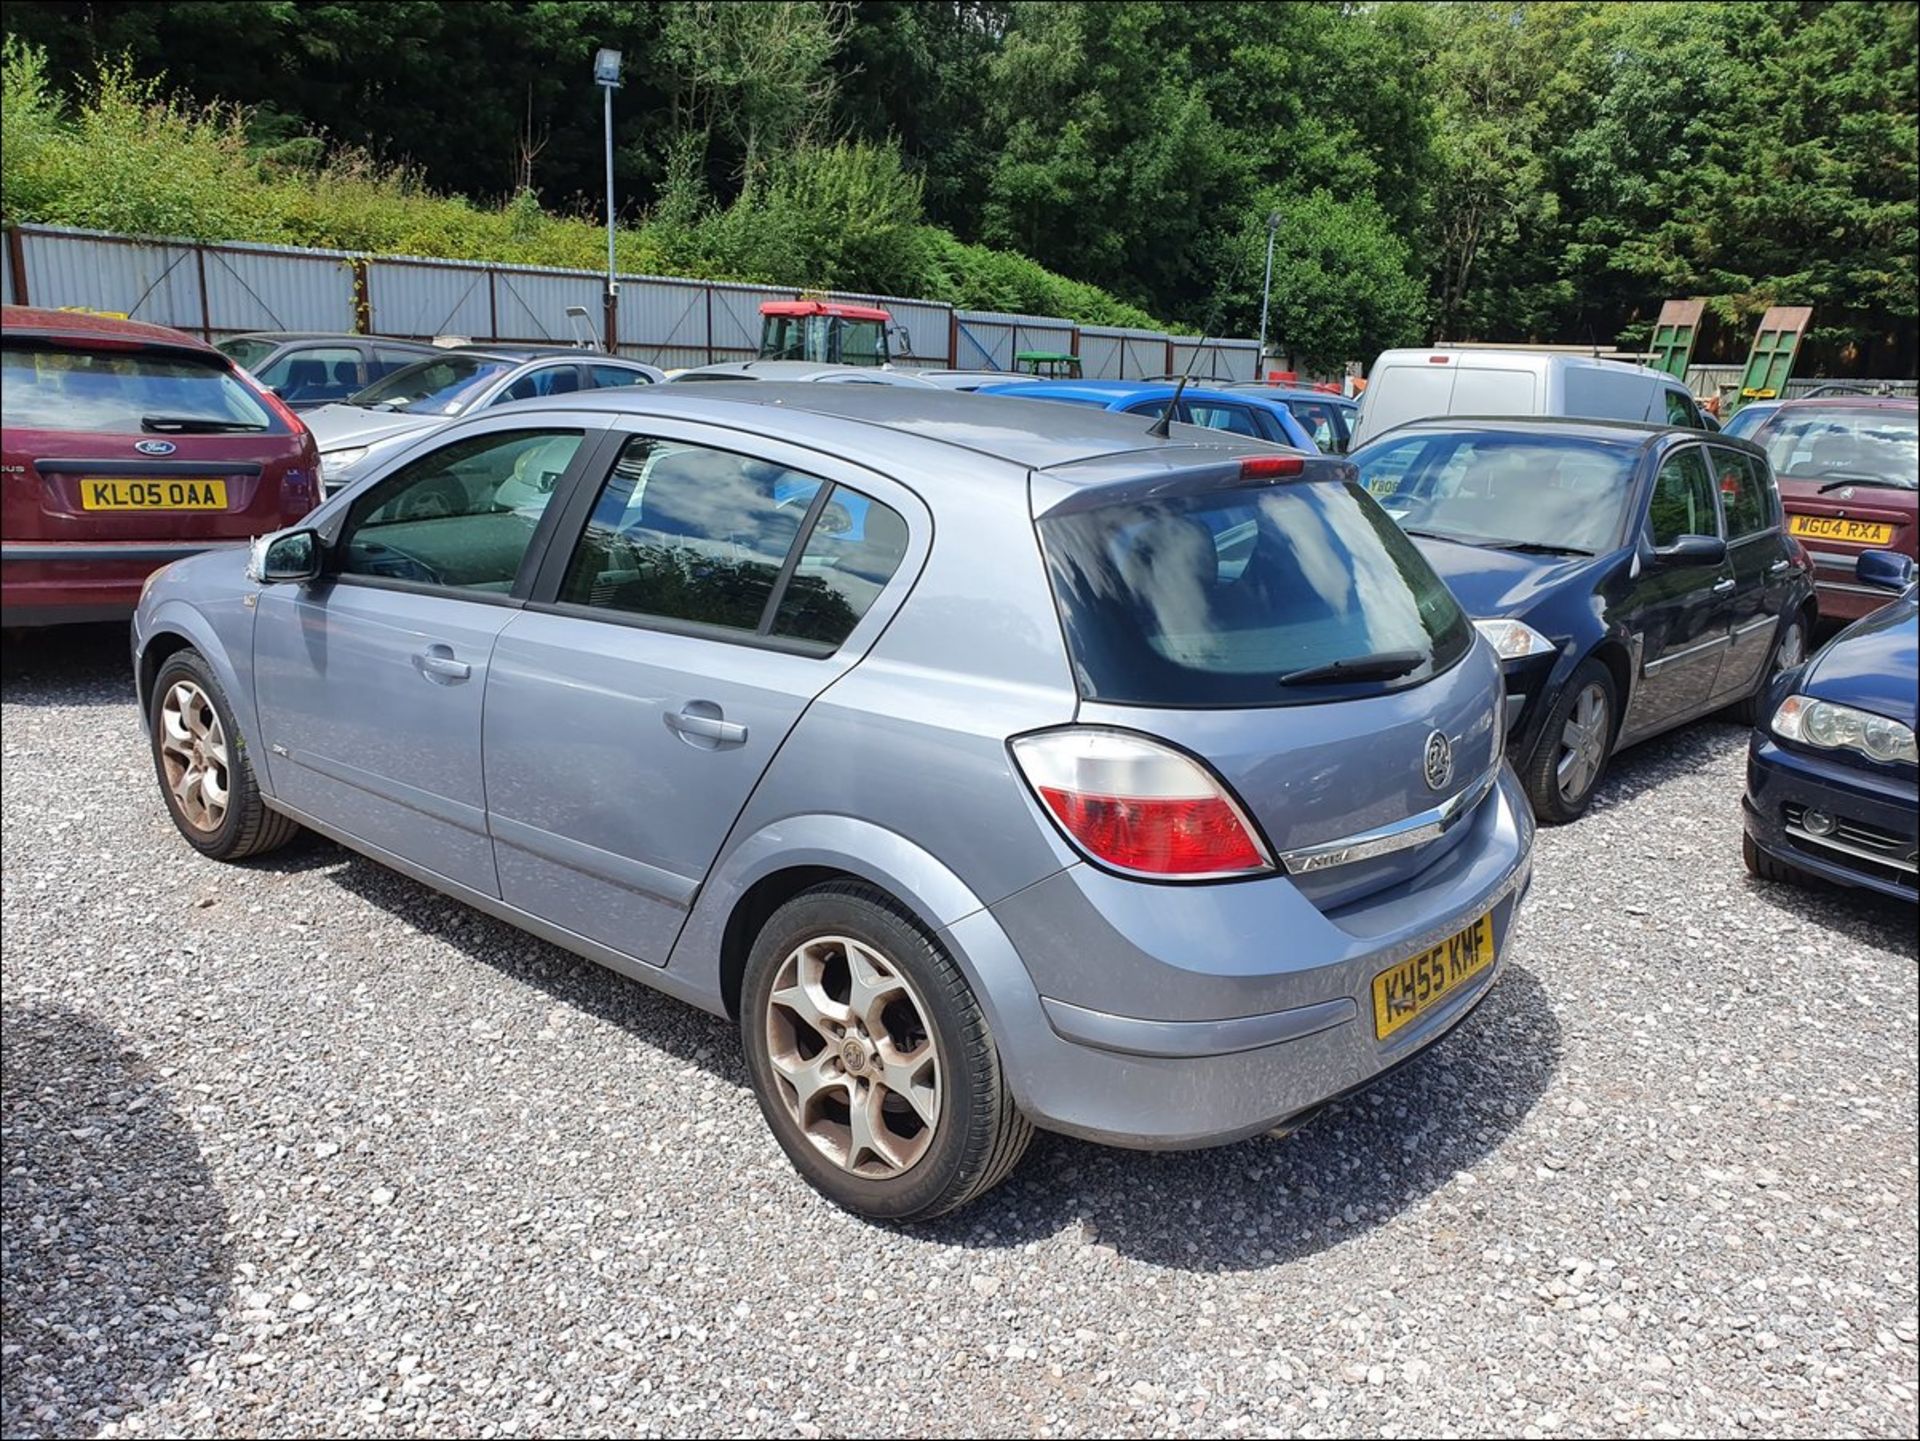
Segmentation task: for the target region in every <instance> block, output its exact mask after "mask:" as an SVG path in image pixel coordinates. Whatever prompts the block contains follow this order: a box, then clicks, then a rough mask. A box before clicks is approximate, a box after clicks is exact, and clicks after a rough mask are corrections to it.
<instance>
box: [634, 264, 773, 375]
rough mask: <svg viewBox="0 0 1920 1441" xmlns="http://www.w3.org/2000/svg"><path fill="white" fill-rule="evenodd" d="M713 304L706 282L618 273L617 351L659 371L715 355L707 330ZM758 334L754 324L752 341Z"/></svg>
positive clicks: (710, 358)
mask: <svg viewBox="0 0 1920 1441" xmlns="http://www.w3.org/2000/svg"><path fill="white" fill-rule="evenodd" d="M711 309H712V307H711V305H710V304H709V302H708V299H707V287H706V286H704V285H702V284H700V283H699V282H698V281H680V282H674V281H670V280H659V279H654V278H652V277H649V276H644V275H635V276H631V277H628V276H622V277H621V279H620V353H621V354H622V355H631V356H632V357H633V358H634V359H635V360H644V361H646V363H647V364H649V365H657V366H659V367H660V368H661V369H662V370H669V369H673V368H675V367H684V366H695V365H705V364H707V363H708V362H709V361H713V360H718V359H719V358H720V357H719V356H718V355H717V354H715V353H714V350H713V347H712V341H711V339H710V337H709V336H708V334H707V322H708V316H709V314H710V313H711ZM756 321H757V317H756ZM759 337H760V332H759V331H758V329H756V330H755V331H754V340H755V343H756V344H757V343H758V341H759Z"/></svg>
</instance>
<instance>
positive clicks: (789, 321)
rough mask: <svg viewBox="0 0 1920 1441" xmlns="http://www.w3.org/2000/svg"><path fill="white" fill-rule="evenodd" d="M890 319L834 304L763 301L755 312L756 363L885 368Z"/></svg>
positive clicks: (874, 310) (871, 309) (870, 309)
mask: <svg viewBox="0 0 1920 1441" xmlns="http://www.w3.org/2000/svg"><path fill="white" fill-rule="evenodd" d="M893 329H894V326H893V317H892V316H891V315H889V314H888V313H887V312H886V311H884V310H882V309H880V308H879V307H878V306H873V305H853V304H849V303H847V302H845V301H840V300H769V301H767V302H766V303H765V304H763V305H762V306H761V307H760V357H759V358H760V359H762V360H810V361H814V362H816V363H818V364H821V365H887V364H889V363H891V360H892V357H891V355H890V354H889V353H888V349H887V342H888V339H889V336H890V335H891V333H892V331H893Z"/></svg>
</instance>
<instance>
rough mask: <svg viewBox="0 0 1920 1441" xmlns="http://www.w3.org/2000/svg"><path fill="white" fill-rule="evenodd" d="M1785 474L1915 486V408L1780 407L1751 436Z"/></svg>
mask: <svg viewBox="0 0 1920 1441" xmlns="http://www.w3.org/2000/svg"><path fill="white" fill-rule="evenodd" d="M1754 440H1755V442H1756V443H1757V444H1760V445H1763V446H1765V447H1766V450H1767V458H1768V459H1770V460H1771V461H1772V462H1773V470H1774V474H1776V475H1778V476H1780V477H1781V478H1782V479H1784V480H1817V481H1821V482H1827V481H1854V482H1856V483H1864V484H1867V485H1876V486H1884V487H1887V488H1889V489H1895V490H1912V489H1914V488H1915V485H1916V479H1915V473H1916V471H1920V412H1916V411H1912V410H1894V409H1891V408H1883V407H1880V406H1866V405H1860V406H1839V405H1836V406H1832V407H1826V408H1819V407H1813V408H1807V409H1801V408H1800V407H1797V406H1796V407H1792V408H1783V409H1781V410H1778V411H1776V412H1774V415H1773V417H1772V419H1770V420H1769V421H1768V422H1767V423H1766V427H1765V429H1764V430H1762V431H1761V432H1760V433H1758V434H1756V435H1755V436H1754Z"/></svg>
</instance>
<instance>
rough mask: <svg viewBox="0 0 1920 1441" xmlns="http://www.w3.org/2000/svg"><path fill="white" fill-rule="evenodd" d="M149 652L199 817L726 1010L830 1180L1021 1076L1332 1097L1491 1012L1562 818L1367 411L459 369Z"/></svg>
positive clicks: (1069, 1102)
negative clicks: (1386, 475)
mask: <svg viewBox="0 0 1920 1441" xmlns="http://www.w3.org/2000/svg"><path fill="white" fill-rule="evenodd" d="M133 647H134V660H135V668H136V674H137V677H138V682H139V690H140V697H141V701H142V703H143V707H144V713H145V715H146V716H147V719H148V722H149V728H150V734H151V739H152V747H153V758H154V764H155V768H156V771H157V773H158V777H159V781H160V789H161V793H162V795H163V796H164V798H165V801H166V804H167V807H168V809H169V810H170V812H171V813H172V815H173V818H174V821H175V823H176V824H177V825H178V827H179V829H180V831H181V834H182V835H184V836H185V837H186V839H187V841H188V842H189V843H190V844H192V845H193V846H195V847H196V848H197V849H199V850H200V851H202V852H204V853H206V854H207V855H210V856H214V857H217V858H221V859H238V858H240V857H243V856H248V855H254V854H258V853H260V852H262V851H264V850H267V849H269V848H271V847H273V846H275V845H278V844H280V843H282V842H284V841H285V840H287V839H288V838H289V837H290V836H291V835H293V834H294V833H295V832H296V830H297V829H298V828H299V827H302V826H305V827H310V828H311V829H313V830H315V831H319V832H321V833H323V834H325V835H328V836H331V837H333V838H334V839H336V840H338V841H340V842H343V843H344V844H346V845H348V846H351V847H353V848H354V849H356V850H359V851H362V852H364V853H365V854H367V855H369V856H371V857H373V858H374V859H376V860H378V861H381V862H383V863H385V864H387V865H389V866H392V867H394V868H395V869H397V870H400V871H403V872H405V873H406V874H408V875H410V876H413V877H414V878H416V879H418V880H420V881H423V882H425V883H426V884H428V885H431V886H434V887H437V888H439V889H440V890H442V891H445V892H447V893H448V894H450V895H453V896H456V897H458V898H460V899H462V900H465V901H467V902H470V903H471V904H473V905H474V906H476V907H478V908H479V909H481V910H483V911H486V912H488V913H490V914H492V915H494V916H497V917H500V918H502V919H504V920H506V921H509V922H511V923H512V924H514V925H517V926H520V927H522V928H524V929H526V930H528V931H530V932H532V933H533V934H535V935H537V936H541V937H544V938H545V939H547V940H550V941H552V942H554V943H556V944H558V945H561V946H564V947H566V948H567V949H569V950H572V951H575V952H577V953H579V954H581V955H583V956H588V957H591V958H592V959H594V960H596V961H599V962H601V963H603V964H605V965H607V966H610V967H612V968H613V969H615V970H617V971H619V972H621V973H622V974H623V975H626V976H631V977H634V978H636V979H638V980H641V981H644V982H646V983H647V984H649V985H652V986H657V987H659V988H660V989H661V990H664V991H666V992H668V993H670V994H672V995H676V996H680V997H682V998H684V999H686V1000H688V1001H691V1002H692V1003H694V1004H695V1005H699V1006H704V1007H706V1008H707V1009H709V1010H712V1011H715V1012H720V1013H724V1014H725V1015H728V1016H730V1017H733V1018H734V1019H736V1020H737V1022H738V1024H739V1027H740V1035H741V1040H742V1043H743V1045H744V1047H745V1050H746V1057H747V1065H748V1072H749V1074H750V1076H751V1078H752V1084H753V1088H754V1092H755V1094H756V1096H757V1098H758V1100H759V1103H760V1107H761V1110H762V1111H763V1112H764V1114H765V1116H766V1120H767V1123H768V1124H769V1126H771V1128H772V1130H773V1133H774V1135H775V1136H776V1137H777V1138H778V1140H779V1142H780V1144H781V1146H782V1147H784V1148H785V1150H786V1152H787V1154H788V1156H789V1157H791V1159H792V1161H793V1163H794V1165H795V1166H797V1167H798V1168H799V1170H800V1171H801V1173H802V1174H803V1175H804V1176H805V1177H806V1179H807V1180H808V1181H809V1182H811V1183H812V1184H813V1185H814V1186H816V1187H817V1188H818V1189H820V1190H821V1191H822V1192H824V1193H825V1194H826V1195H828V1196H829V1197H831V1198H832V1199H833V1200H835V1201H836V1202H838V1203H840V1204H841V1205H843V1206H847V1207H849V1208H851V1209H853V1210H855V1211H859V1212H862V1213H864V1214H866V1215H869V1216H875V1217H884V1218H891V1219H913V1218H921V1217H929V1216H933V1215H936V1214H938V1213H940V1212H942V1211H946V1210H949V1209H951V1208H953V1207H955V1206H959V1205H961V1204H963V1203H964V1202H966V1201H968V1200H970V1199H971V1198H973V1197H975V1196H977V1195H979V1194H980V1193H981V1192H983V1191H985V1190H986V1189H987V1188H989V1187H990V1186H992V1185H994V1184H995V1183H996V1182H998V1181H999V1180H1001V1179H1002V1178H1003V1177H1004V1176H1005V1175H1006V1174H1007V1173H1008V1172H1009V1171H1010V1170H1011V1169H1012V1167H1013V1166H1014V1164H1015V1162H1016V1161H1017V1160H1018V1159H1019V1157H1020V1154H1021V1151H1022V1149H1023V1148H1024V1147H1025V1145H1026V1142H1027V1139H1028V1137H1029V1135H1030V1134H1031V1130H1032V1128H1033V1127H1035V1126H1038V1127H1042V1128H1045V1129H1048V1130H1056V1131H1062V1132H1066V1133H1069V1134H1072V1135H1076V1136H1083V1137H1089V1138H1092V1139H1095V1140H1100V1141H1105V1142H1110V1143H1113V1144H1115V1145H1121V1146H1136V1147H1154V1148H1177V1147H1194V1146H1206V1145H1213V1144H1218V1143H1221V1142H1226V1141H1232V1140H1235V1139H1237V1138H1240V1137H1244V1136H1248V1135H1252V1134H1255V1133H1257V1132H1261V1131H1266V1130H1270V1129H1273V1128H1276V1127H1281V1126H1286V1125H1288V1124H1291V1123H1296V1122H1297V1121H1298V1120H1299V1119H1300V1118H1302V1117H1303V1116H1304V1115H1306V1114H1307V1113H1308V1112H1310V1111H1312V1110H1314V1109H1315V1108H1316V1107H1318V1106H1320V1105H1322V1104H1323V1103H1324V1102H1326V1101H1327V1100H1328V1099H1329V1098H1331V1097H1334V1096H1336V1095H1339V1094H1340V1093H1342V1092H1345V1091H1348V1090H1350V1089H1352V1088H1354V1087H1356V1086H1359V1085H1362V1084H1364V1083H1365V1082H1367V1081H1369V1080H1371V1079H1373V1078H1374V1077H1376V1076H1378V1075H1379V1074H1380V1073H1382V1072H1383V1071H1385V1070H1387V1069H1388V1068H1389V1067H1391V1066H1393V1065H1395V1064H1396V1063H1398V1062H1400V1061H1402V1060H1404V1059H1405V1058H1406V1057H1408V1056H1410V1055H1412V1054H1414V1053H1415V1052H1417V1051H1419V1050H1420V1049H1421V1048H1422V1047H1424V1046H1426V1045H1427V1044H1429V1043H1430V1042H1432V1041H1433V1040H1435V1039H1436V1038H1437V1037H1439V1036H1440V1035H1442V1034H1444V1033H1445V1032H1446V1031H1447V1030H1449V1029H1450V1028H1451V1027H1453V1026H1454V1025H1455V1024H1457V1023H1458V1022H1459V1021H1460V1020H1461V1018H1462V1017H1463V1016H1465V1015H1466V1014H1467V1012H1469V1011H1470V1010H1471V1009H1472V1008H1473V1007H1474V1006H1475V1004H1476V1003H1477V1002H1478V1001H1479V1000H1480V999H1481V998H1482V997H1483V996H1484V995H1485V994H1486V991H1487V989H1488V987H1489V986H1490V985H1492V983H1493V981H1494V978H1495V976H1496V975H1497V973H1498V971H1499V968H1500V964H1501V961H1502V958H1503V957H1504V956H1505V954H1506V952H1507V949H1508V947H1509V945H1510V943H1511V937H1512V934H1513V925H1514V919H1515V912H1516V909H1517V907H1518V905H1519V903H1520V899H1521V896H1522V894H1523V893H1524V891H1525V889H1526V886H1527V882H1528V878H1529V875H1530V865H1531V851H1532V841H1533V827H1532V821H1531V819H1530V815H1529V810H1528V807H1527V804H1526V801H1525V798H1524V796H1523V795H1522V794H1521V791H1520V789H1519V786H1518V784H1517V783H1516V781H1515V778H1514V776H1513V774H1512V772H1511V771H1510V770H1509V769H1508V768H1507V767H1506V766H1505V764H1504V763H1503V761H1502V746H1501V739H1502V736H1501V726H1500V725H1499V719H1500V714H1501V681H1500V673H1499V668H1498V665H1497V663H1496V661H1495V658H1494V656H1493V654H1492V652H1491V651H1490V650H1489V649H1488V647H1487V645H1486V643H1485V642H1484V641H1481V640H1479V639H1478V637H1477V635H1476V632H1475V631H1474V629H1473V627H1472V625H1471V624H1470V623H1469V622H1468V621H1467V619H1466V618H1465V617H1464V616H1463V615H1462V613H1461V611H1460V609H1459V607H1458V606H1457V605H1456V604H1455V603H1454V601H1453V598H1452V597H1451V596H1450V595H1449V593H1448V592H1447V590H1446V588H1445V587H1444V586H1443V585H1442V584H1441V583H1440V581H1439V580H1438V579H1437V578H1436V577H1435V576H1434V574H1433V572H1432V571H1431V570H1429V569H1428V568H1427V565H1426V563H1425V562H1424V561H1423V560H1422V559H1421V558H1420V554H1419V552H1418V551H1417V550H1415V549H1414V547H1413V546H1412V545H1411V543H1409V542H1408V541H1407V540H1405V539H1404V538H1403V537H1402V536H1401V534H1400V532H1399V531H1398V530H1397V529H1396V528H1395V526H1394V525H1393V523H1392V521H1390V520H1389V519H1387V517H1386V516H1385V514H1384V513H1383V512H1382V511H1381V510H1380V509H1379V508H1378V507H1377V506H1376V505H1375V504H1374V502H1373V501H1372V500H1371V499H1370V498H1369V497H1368V496H1367V494H1366V493H1365V492H1364V490H1362V489H1361V488H1360V487H1359V486H1358V485H1357V484H1356V482H1355V479H1354V471H1353V469H1352V467H1350V466H1349V465H1347V464H1346V463H1345V462H1344V461H1340V460H1336V459H1332V458H1323V457H1318V456H1314V457H1308V456H1301V455H1298V454H1295V453H1292V452H1289V451H1284V450H1276V449H1274V448H1272V447H1269V446H1264V445H1260V444H1257V443H1254V442H1250V441H1242V440H1239V439H1237V438H1235V437H1231V436H1226V435H1222V434H1221V433H1219V432H1214V431H1206V430H1199V429H1189V428H1187V427H1184V426H1181V427H1175V428H1174V429H1173V432H1172V435H1171V437H1170V438H1166V439H1161V438H1157V437H1155V436H1153V435H1150V434H1148V433H1147V422H1146V421H1144V420H1142V419H1140V418H1139V417H1137V416H1121V415H1112V414H1108V413H1106V412H1104V411H1094V410H1081V409H1078V408H1075V407H1070V406H1036V405H1033V404H1031V403H1030V402H1026V401H1021V400H1015V399H993V398H987V397H979V396H970V395H961V394H932V393H928V392H923V391H900V390H895V389H892V388H882V387H867V386H823V385H797V386H785V385H776V384H769V383H764V382H763V383H760V384H755V385H742V386H734V385H724V384H720V383H709V384H707V385H702V386H662V387H659V388H658V389H648V390H644V391H624V392H607V393H597V394H588V395H580V396H576V397H568V398H567V399H565V400H560V401H547V402H529V403H527V404H525V405H517V406H511V407H507V408H504V409H497V410H491V411H489V412H487V413H486V414H485V415H484V416H476V417H474V418H472V419H469V420H464V421H456V422H454V423H452V424H450V425H448V426H446V427H445V428H443V429H436V430H434V431H433V432H431V433H430V434H429V435H427V436H425V437H423V438H422V439H421V440H419V441H418V442H416V443H414V444H413V445H411V447H410V448H408V449H407V450H405V451H403V452H401V453H399V454H397V455H396V456H395V457H393V459H392V460H391V461H389V462H388V463H386V464H385V465H383V466H382V467H381V469H380V470H379V471H378V472H376V473H374V474H370V475H369V476H367V477H366V478H364V479H363V480H361V481H360V482H358V483H357V484H355V485H353V486H351V487H349V488H348V489H347V490H345V491H343V492H341V493H340V494H338V495H336V496H334V497H333V498H332V499H330V500H329V501H327V502H326V503H325V504H323V505H322V506H321V507H320V508H319V509H318V510H316V511H315V512H313V514H312V515H311V516H309V517H308V518H307V520H306V521H305V522H303V525H302V527H301V528H300V529H296V530H291V531H282V532H279V533H278V534H276V535H273V536H270V537H267V538H265V539H264V540H262V541H261V542H258V543H256V545H255V547H254V549H253V552H252V554H251V556H246V555H238V554H232V553H218V552H216V553H212V554H208V555H204V556H198V557H195V558H193V559H190V560H186V561H182V562H180V563H178V564H175V565H173V566H170V567H168V568H167V569H165V570H163V571H161V572H159V573H158V574H157V575H156V576H155V578H154V579H153V581H152V582H151V583H150V585H149V587H148V589H147V592H146V595H145V597H144V598H143V599H142V601H141V604H140V608H139V613H138V615H137V616H136V617H135V620H134V634H133Z"/></svg>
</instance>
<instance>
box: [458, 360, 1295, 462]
mask: <svg viewBox="0 0 1920 1441" xmlns="http://www.w3.org/2000/svg"><path fill="white" fill-rule="evenodd" d="M1023 390H1024V387H1023ZM522 405H523V407H524V408H526V409H528V410H533V409H541V410H587V411H600V412H603V413H618V414H629V415H662V416H678V417H682V418H685V419H688V420H698V421H703V422H708V423H713V424H718V425H726V426H731V427H733V428H735V429H743V430H749V431H753V432H755V433H756V434H761V435H768V434H771V430H770V427H769V425H768V421H769V416H768V411H770V410H779V411H780V412H782V414H783V415H784V416H785V417H787V418H788V419H787V420H786V422H785V423H784V424H783V426H782V430H783V432H785V433H783V434H782V435H781V438H782V439H791V440H794V441H795V442H797V443H800V444H808V443H812V444H816V445H819V446H821V447H822V448H828V449H846V450H856V451H859V452H861V453H863V454H864V456H865V457H867V459H866V463H868V464H870V465H872V466H873V468H875V469H876V470H880V471H882V472H886V471H888V470H889V469H890V467H891V465H892V464H893V463H895V462H896V461H897V460H899V459H902V458H906V455H907V443H911V445H913V446H915V447H924V448H925V449H924V450H923V451H922V456H921V458H922V459H923V460H926V461H928V462H934V461H937V460H941V459H945V460H946V461H948V463H949V464H950V463H951V452H952V451H953V450H955V449H959V450H965V451H970V452H972V453H974V454H977V455H984V456H989V457H992V458H993V459H996V460H1003V461H1006V462H1008V463H1010V464H1012V465H1015V466H1019V467H1023V468H1025V469H1029V470H1048V469H1052V468H1054V467H1058V466H1070V465H1076V464H1079V463H1080V462H1083V461H1088V460H1098V459H1104V458H1106V457H1111V456H1122V455H1129V456H1130V455H1138V456H1140V457H1141V458H1142V460H1143V461H1144V460H1149V458H1150V457H1156V456H1157V457H1158V460H1157V463H1160V464H1165V463H1167V462H1168V461H1169V460H1171V459H1173V458H1174V457H1172V456H1171V455H1170V454H1168V453H1170V452H1187V453H1192V454H1193V455H1194V457H1195V462H1194V463H1198V462H1199V460H1201V459H1210V460H1213V461H1218V460H1220V459H1222V458H1223V457H1227V456H1237V455H1242V454H1267V455H1271V454H1273V453H1274V447H1273V446H1271V445H1268V444H1265V443H1262V442H1257V441H1251V440H1247V439H1245V438H1244V437H1240V436H1234V435H1230V434H1228V433H1227V432H1225V431H1216V430H1203V429H1200V428H1198V427H1194V426H1180V427H1178V428H1177V429H1176V430H1175V432H1174V434H1173V435H1172V437H1171V438H1170V439H1165V440H1163V439H1161V438H1160V437H1158V436H1154V435H1150V434H1149V433H1148V425H1147V422H1146V421H1145V420H1143V419H1142V418H1141V417H1140V416H1137V415H1120V414H1117V413H1113V412H1109V411H1104V410H1095V409H1092V408H1082V407H1071V408H1070V407H1067V406H1045V407H1041V406H1036V405H1033V404H1030V403H1029V402H1027V401H1025V400H1021V399H1017V398H1015V397H1014V396H1012V395H1007V396H992V395H978V394H968V393H967V392H965V391H956V390H938V389H934V388H932V387H898V386H890V385H813V384H805V383H801V384H781V383H777V382H770V381H747V382H740V383H734V384H729V383H727V382H725V381H709V382H706V383H704V384H700V385H678V384H675V385H653V386H648V387H646V388H645V389H639V390H625V389H621V390H597V391H581V392H576V393H574V394H571V395H565V396H558V397H554V398H551V399H547V400H537V401H526V402H522ZM495 413H497V412H489V414H495ZM942 451H944V452H947V454H946V455H944V456H942V455H940V454H939V452H942ZM966 473H967V474H968V475H969V476H970V477H971V476H972V475H974V474H976V472H973V471H968V472H966Z"/></svg>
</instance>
